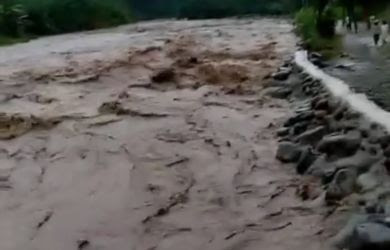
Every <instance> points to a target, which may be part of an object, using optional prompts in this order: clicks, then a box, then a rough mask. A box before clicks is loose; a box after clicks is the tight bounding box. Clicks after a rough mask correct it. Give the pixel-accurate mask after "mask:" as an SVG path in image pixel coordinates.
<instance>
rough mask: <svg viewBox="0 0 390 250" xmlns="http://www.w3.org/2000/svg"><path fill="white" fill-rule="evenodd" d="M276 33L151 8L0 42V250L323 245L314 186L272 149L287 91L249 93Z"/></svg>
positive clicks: (285, 53) (274, 59) (256, 23)
mask: <svg viewBox="0 0 390 250" xmlns="http://www.w3.org/2000/svg"><path fill="white" fill-rule="evenodd" d="M291 30H292V26H291V24H290V23H289V22H287V21H284V20H277V19H247V20H238V19H224V20H207V21H160V22H146V23H140V24H135V25H129V26H122V27H118V28H115V29H109V30H102V31H97V32H86V33H77V34H69V35H61V36H55V37H47V38H41V39H38V40H34V41H31V42H30V43H27V44H19V45H15V46H11V47H4V48H1V49H0V101H1V105H0V112H3V113H2V114H1V117H0V138H1V139H2V140H0V155H1V158H0V162H1V164H0V221H1V223H0V249H1V250H21V249H28V250H30V249H31V250H71V249H94V250H106V249H107V250H125V249H131V250H152V249H153V250H165V249H166V250H168V249H169V250H175V249H177V250H181V249H187V250H195V249H196V250H197V249H202V250H206V249H210V250H217V249H226V250H228V249H229V250H244V249H245V250H250V249H257V250H258V249H268V250H279V249H280V250H294V249H297V250H298V249H310V250H316V249H328V247H327V245H326V243H325V241H324V240H325V239H326V238H328V237H329V236H330V235H331V233H332V232H331V230H330V228H331V227H329V225H327V224H329V223H328V222H326V221H325V220H324V218H325V216H326V211H325V210H324V208H322V206H321V202H320V200H321V197H319V198H318V199H315V200H313V201H305V202H304V201H302V200H301V199H300V198H299V197H298V195H297V190H299V189H300V187H301V186H302V181H301V180H300V177H297V176H296V175H295V174H294V173H293V171H292V170H291V169H289V168H288V166H282V165H281V164H280V163H279V162H277V161H276V160H275V157H274V156H275V151H276V146H277V141H276V139H275V138H276V137H275V131H276V130H277V128H278V127H279V126H280V124H281V123H282V122H283V120H284V119H285V118H286V116H288V115H289V112H290V111H289V108H288V107H289V104H288V103H287V102H285V101H284V100H273V99H270V98H268V97H266V96H264V95H263V93H262V89H263V87H264V84H265V82H266V81H265V80H263V78H264V77H265V76H267V75H268V74H269V73H271V72H273V71H274V70H275V69H276V68H277V66H279V65H280V63H281V62H282V61H283V59H285V58H288V57H291V56H292V54H293V52H294V50H295V43H296V41H295V37H294V35H293V34H292V32H291ZM161 70H165V75H162V76H161V75H160V76H159V77H160V78H161V77H162V78H163V79H158V77H157V80H155V82H152V81H151V78H153V77H152V76H153V75H155V74H156V72H159V71H161ZM164 78H165V79H164ZM155 79H156V78H155ZM156 81H157V82H156ZM306 182H307V183H308V185H309V184H310V185H311V182H310V181H306Z"/></svg>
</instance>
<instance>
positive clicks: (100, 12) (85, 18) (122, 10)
mask: <svg viewBox="0 0 390 250" xmlns="http://www.w3.org/2000/svg"><path fill="white" fill-rule="evenodd" d="M129 18H130V8H129V7H128V5H127V4H126V3H125V2H124V1H122V0H110V1H108V0H0V34H3V35H9V36H16V35H18V36H20V35H24V34H26V33H27V34H33V35H42V34H56V33H63V32H71V31H77V30H87V29H95V28H102V27H107V26H111V25H116V24H120V23H124V22H126V21H128V20H129Z"/></svg>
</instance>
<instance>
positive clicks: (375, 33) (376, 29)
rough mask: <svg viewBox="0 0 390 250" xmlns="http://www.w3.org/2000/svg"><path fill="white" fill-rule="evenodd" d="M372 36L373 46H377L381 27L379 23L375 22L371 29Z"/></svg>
mask: <svg viewBox="0 0 390 250" xmlns="http://www.w3.org/2000/svg"><path fill="white" fill-rule="evenodd" d="M372 34H373V38H374V44H375V46H378V43H379V38H380V37H381V27H380V26H379V21H378V20H375V22H374V25H373V27H372Z"/></svg>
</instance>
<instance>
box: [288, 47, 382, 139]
mask: <svg viewBox="0 0 390 250" xmlns="http://www.w3.org/2000/svg"><path fill="white" fill-rule="evenodd" d="M295 62H296V64H297V65H298V66H299V67H301V68H302V69H303V70H304V71H305V72H306V73H308V74H309V75H310V76H312V77H313V78H315V79H317V80H319V81H321V83H322V84H323V85H324V86H325V87H326V88H327V89H328V90H329V92H330V93H331V94H332V95H333V96H335V97H336V98H340V99H341V100H342V101H344V102H346V103H347V104H348V105H349V106H350V107H351V108H352V109H353V110H355V111H357V112H359V113H361V114H362V115H363V116H365V117H366V118H367V119H369V120H370V121H372V122H376V123H378V124H380V125H382V126H383V127H384V128H385V129H386V130H387V131H388V132H390V113H389V112H387V111H385V110H383V109H382V108H380V107H379V106H378V105H376V104H375V103H374V102H372V101H370V100H369V99H368V98H367V96H366V95H364V94H358V93H355V92H353V91H352V90H351V89H350V88H349V86H348V84H347V83H345V82H344V81H342V80H340V79H338V78H335V77H332V76H330V75H328V74H326V73H325V72H324V71H322V70H321V69H319V68H318V67H316V66H315V65H313V64H312V63H311V62H310V61H309V60H308V56H307V51H297V52H296V53H295Z"/></svg>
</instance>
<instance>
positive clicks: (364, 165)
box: [332, 151, 380, 174]
mask: <svg viewBox="0 0 390 250" xmlns="http://www.w3.org/2000/svg"><path fill="white" fill-rule="evenodd" d="M378 160H380V157H379V156H372V155H370V154H369V152H365V151H359V152H357V153H356V154H355V155H353V156H350V157H345V158H341V159H337V160H335V161H333V162H332V164H333V165H334V166H335V167H336V169H342V168H348V169H353V170H354V171H356V173H358V174H363V173H365V172H367V171H369V170H370V168H371V167H372V166H373V165H374V164H375V163H376V162H377V161H378Z"/></svg>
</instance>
